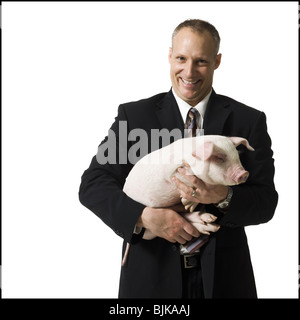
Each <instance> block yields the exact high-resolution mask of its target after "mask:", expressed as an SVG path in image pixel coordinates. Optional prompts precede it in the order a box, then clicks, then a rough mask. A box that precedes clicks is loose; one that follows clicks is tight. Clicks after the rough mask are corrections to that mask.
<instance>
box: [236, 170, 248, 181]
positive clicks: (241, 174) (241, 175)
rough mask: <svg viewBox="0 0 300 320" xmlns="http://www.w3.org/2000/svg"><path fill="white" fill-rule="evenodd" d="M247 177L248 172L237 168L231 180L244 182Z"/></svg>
mask: <svg viewBox="0 0 300 320" xmlns="http://www.w3.org/2000/svg"><path fill="white" fill-rule="evenodd" d="M248 177H249V172H248V171H246V170H244V169H239V170H237V171H235V173H234V175H233V176H232V180H233V181H234V182H235V183H236V184H240V183H244V182H246V180H247V179H248Z"/></svg>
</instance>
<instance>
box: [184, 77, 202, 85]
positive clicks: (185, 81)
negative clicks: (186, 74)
mask: <svg viewBox="0 0 300 320" xmlns="http://www.w3.org/2000/svg"><path fill="white" fill-rule="evenodd" d="M180 79H181V81H182V82H183V83H184V84H186V85H195V84H197V83H198V82H199V81H200V79H199V80H195V81H188V80H185V79H183V78H180Z"/></svg>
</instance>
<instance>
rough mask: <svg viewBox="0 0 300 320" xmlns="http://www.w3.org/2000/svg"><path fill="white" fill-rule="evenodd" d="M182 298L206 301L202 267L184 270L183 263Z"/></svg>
mask: <svg viewBox="0 0 300 320" xmlns="http://www.w3.org/2000/svg"><path fill="white" fill-rule="evenodd" d="M181 268H182V298H183V299H204V291H203V281H202V272H201V267H200V266H198V267H195V268H184V265H183V263H182V266H181Z"/></svg>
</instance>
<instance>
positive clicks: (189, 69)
mask: <svg viewBox="0 0 300 320" xmlns="http://www.w3.org/2000/svg"><path fill="white" fill-rule="evenodd" d="M185 74H186V77H187V78H188V79H192V78H193V75H194V74H195V66H194V63H193V61H188V62H187V63H186V64H185ZM188 79H186V80H188Z"/></svg>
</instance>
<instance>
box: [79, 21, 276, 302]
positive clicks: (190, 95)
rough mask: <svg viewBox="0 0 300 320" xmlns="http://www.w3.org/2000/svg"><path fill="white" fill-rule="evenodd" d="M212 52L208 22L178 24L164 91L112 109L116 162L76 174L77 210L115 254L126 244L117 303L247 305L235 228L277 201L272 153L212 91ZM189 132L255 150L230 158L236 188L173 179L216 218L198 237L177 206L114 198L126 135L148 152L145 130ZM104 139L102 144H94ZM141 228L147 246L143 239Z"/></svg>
mask: <svg viewBox="0 0 300 320" xmlns="http://www.w3.org/2000/svg"><path fill="white" fill-rule="evenodd" d="M219 44H220V37H219V33H218V31H217V30H216V29H215V27H214V26H212V25H211V24H210V23H208V22H206V21H203V20H198V19H194V20H186V21H184V22H183V23H181V24H179V25H178V27H177V28H176V29H175V30H174V33H173V36H172V48H170V51H169V62H170V75H171V82H172V89H171V90H170V91H169V92H166V93H160V94H157V95H155V96H153V97H151V98H148V99H144V100H140V101H136V102H130V103H126V104H121V105H120V106H119V109H118V115H117V117H116V119H115V122H114V123H113V124H112V127H111V130H112V131H113V132H114V135H113V137H114V139H112V141H111V142H110V144H108V145H110V147H111V148H112V149H111V150H113V151H114V152H116V155H115V157H113V159H114V160H116V161H114V162H113V163H110V162H109V161H107V162H106V163H98V162H97V156H94V157H93V159H92V162H91V164H90V166H89V168H88V169H87V170H86V171H85V172H84V173H83V175H82V182H81V185H80V190H79V197H80V201H81V203H82V204H83V205H85V206H86V207H87V208H89V209H90V210H91V211H92V212H94V213H95V214H96V215H97V216H98V217H100V218H101V219H102V220H103V221H104V223H106V224H107V225H108V226H109V227H110V228H111V229H112V230H113V231H114V232H115V233H116V234H117V235H118V236H120V237H122V238H123V239H124V244H123V252H122V255H124V252H125V248H126V243H130V244H131V247H130V248H131V249H130V251H129V254H128V256H127V260H126V263H125V264H124V265H123V266H122V268H121V277H120V288H119V297H120V298H197V299H200V298H256V297H257V295H256V286H255V280H254V275H253V270H252V265H251V259H250V253H249V248H248V244H247V238H246V234H245V231H244V227H245V226H248V225H257V224H260V223H265V222H267V221H269V220H270V219H271V218H272V217H273V214H274V211H275V208H276V205H277V200H278V195H277V192H276V190H275V186H274V183H273V177H274V160H273V158H272V157H273V152H272V150H271V139H270V137H269V135H268V133H267V126H266V117H265V114H264V113H263V112H260V111H258V110H255V109H253V108H250V107H248V106H246V105H244V104H242V103H240V102H237V101H235V100H233V99H231V98H229V97H226V96H222V95H218V94H216V93H215V91H214V90H213V88H212V84H213V76H214V71H215V70H216V69H217V68H218V67H219V66H220V63H221V54H220V53H219ZM120 123H122V126H120ZM124 123H125V124H126V125H125V126H124ZM120 128H125V130H124V132H123V130H121V129H120ZM185 129H186V130H185ZM196 129H202V130H204V134H205V135H209V134H216V135H224V136H236V137H243V138H246V139H247V140H248V141H249V143H250V145H251V146H252V147H253V148H254V149H255V151H254V152H251V151H248V150H247V149H246V148H244V149H240V150H239V151H240V160H241V163H242V165H243V167H244V168H245V169H246V170H247V171H249V172H250V177H249V179H248V180H247V181H246V183H244V184H243V185H238V186H234V187H232V188H230V187H227V186H220V185H217V186H211V185H205V184H204V183H203V182H202V181H201V180H199V179H197V178H196V177H195V176H186V178H187V179H188V180H189V181H190V182H191V183H192V185H193V187H190V186H187V185H185V184H184V183H182V182H180V181H179V180H175V181H174V183H175V185H176V187H177V188H178V192H180V193H181V195H182V196H183V197H184V198H185V199H187V200H191V201H193V202H197V203H199V204H201V205H202V204H205V205H206V212H210V213H212V214H213V215H215V216H216V217H218V220H217V221H216V224H213V223H212V224H210V223H207V224H205V225H203V226H202V229H201V230H199V229H196V228H195V227H194V226H193V225H192V224H190V223H189V222H188V221H187V220H185V219H184V218H183V217H182V216H181V215H180V213H179V212H178V210H179V208H178V207H177V208H174V207H173V208H150V207H146V206H144V205H143V204H141V203H138V202H136V201H134V200H133V199H131V198H130V197H128V196H127V195H126V194H125V193H124V192H123V186H124V183H125V180H126V177H127V176H128V173H129V172H130V170H131V169H132V167H133V166H134V163H130V161H128V162H126V161H125V163H124V159H127V158H128V159H129V158H130V157H128V153H129V150H130V148H131V147H132V146H133V145H134V141H132V140H133V139H132V137H133V136H135V133H136V132H137V131H138V130H140V131H141V130H142V131H143V132H144V133H145V134H146V135H147V136H148V139H146V140H145V141H146V142H145V143H146V148H148V152H150V151H153V150H154V149H153V146H151V143H152V141H153V139H152V140H151V134H152V133H153V130H156V131H157V130H160V132H162V133H166V132H173V130H179V131H180V132H181V133H182V136H185V133H186V132H187V133H188V134H191V135H192V136H194V135H197V134H199V131H197V130H196ZM121 131H122V132H121ZM202 132H203V131H202ZM126 138H127V139H126ZM162 140H164V139H162ZM107 141H108V137H106V138H105V139H104V140H103V141H102V143H101V145H104V144H106V143H107ZM170 142H172V141H170ZM162 146H163V145H162V144H160V145H156V148H161V147H162ZM100 149H101V148H100ZM131 150H132V149H131ZM103 158H104V159H105V157H102V159H103ZM120 159H122V161H121V160H120ZM182 173H183V174H184V170H183V172H182ZM145 229H149V230H150V231H151V232H152V233H153V234H154V235H156V238H154V239H153V240H144V239H143V234H144V231H145ZM208 231H209V232H210V238H209V241H207V242H206V243H205V244H204V245H203V246H202V247H201V248H200V249H198V250H196V252H194V253H193V254H186V252H184V250H182V245H183V244H185V243H186V242H187V241H190V240H191V239H192V238H197V237H199V236H200V235H201V233H207V232H208ZM103 245H105V243H104V242H103ZM99 251H101V250H100V249H99ZM103 260H104V261H106V257H103ZM120 260H121V259H120ZM110 276H111V275H110Z"/></svg>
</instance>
